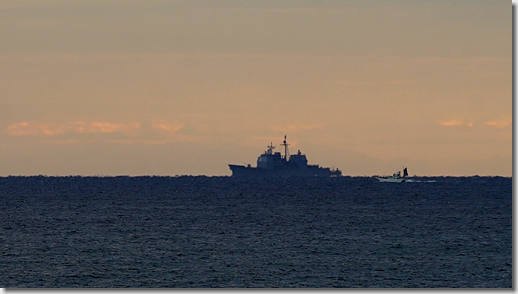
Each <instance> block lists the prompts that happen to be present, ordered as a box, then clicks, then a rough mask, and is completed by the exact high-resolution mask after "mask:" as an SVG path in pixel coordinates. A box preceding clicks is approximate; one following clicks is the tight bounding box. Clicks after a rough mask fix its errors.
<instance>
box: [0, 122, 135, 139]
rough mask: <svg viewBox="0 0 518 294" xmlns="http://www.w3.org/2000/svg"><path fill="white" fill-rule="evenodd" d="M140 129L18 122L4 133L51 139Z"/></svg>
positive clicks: (108, 123) (104, 124) (106, 124)
mask: <svg viewBox="0 0 518 294" xmlns="http://www.w3.org/2000/svg"><path fill="white" fill-rule="evenodd" d="M139 128H140V124H138V123H131V124H123V123H110V122H89V123H87V122H84V121H75V122H69V123H63V124H41V123H34V122H32V123H30V122H19V123H15V124H12V125H10V126H8V127H7V129H6V130H5V133H7V134H8V135H11V136H45V137H53V136H59V135H64V134H66V133H79V134H81V133H90V134H96V133H115V132H121V133H125V134H133V133H134V132H135V131H137V130H138V129H139Z"/></svg>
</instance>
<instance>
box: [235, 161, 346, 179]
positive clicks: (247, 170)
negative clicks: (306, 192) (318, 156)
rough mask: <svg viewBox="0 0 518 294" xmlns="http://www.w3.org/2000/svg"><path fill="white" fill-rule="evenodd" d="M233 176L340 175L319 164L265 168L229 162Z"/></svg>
mask: <svg viewBox="0 0 518 294" xmlns="http://www.w3.org/2000/svg"><path fill="white" fill-rule="evenodd" d="M228 166H229V167H230V170H231V171H232V176H233V177H236V178H257V177H293V176H294V177H332V176H339V175H341V173H340V174H339V173H338V172H336V171H331V169H329V168H322V167H318V166H308V167H307V168H303V169H289V168H283V169H264V168H257V167H250V166H244V165H234V164H229V165H228Z"/></svg>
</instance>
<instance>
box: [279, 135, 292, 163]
mask: <svg viewBox="0 0 518 294" xmlns="http://www.w3.org/2000/svg"><path fill="white" fill-rule="evenodd" d="M288 145H290V144H288V143H287V142H286V135H284V141H282V144H281V146H284V159H285V160H288V155H289V151H288Z"/></svg>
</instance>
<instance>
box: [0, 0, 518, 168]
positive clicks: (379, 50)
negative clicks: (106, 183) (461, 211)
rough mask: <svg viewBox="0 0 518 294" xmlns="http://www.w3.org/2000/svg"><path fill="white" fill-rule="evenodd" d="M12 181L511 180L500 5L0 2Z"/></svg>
mask: <svg viewBox="0 0 518 294" xmlns="http://www.w3.org/2000/svg"><path fill="white" fill-rule="evenodd" d="M0 39H1V40H2V42H0V89H1V90H0V150H1V151H2V152H0V176H8V175H48V176H53V175H60V176H66V175H84V176H115V175H130V176H138V175H162V176H174V175H207V176H227V175H231V172H230V169H229V168H228V164H229V163H230V164H252V166H255V165H256V160H257V157H258V156H259V155H260V154H261V153H263V152H264V151H265V150H266V149H267V148H266V146H267V145H269V144H270V142H272V143H273V145H275V146H277V148H276V149H275V150H276V151H281V152H283V149H282V146H280V144H281V143H282V140H283V137H284V135H286V136H287V140H288V143H290V144H291V145H290V146H289V147H290V152H291V153H295V152H297V150H300V151H301V152H302V153H304V154H306V156H307V158H308V161H309V163H310V164H319V165H321V166H324V167H333V168H339V169H340V170H342V172H343V174H344V175H351V176H364V175H367V176H370V175H383V174H392V173H393V172H395V171H397V170H401V169H402V167H403V166H406V167H408V171H409V174H410V175H411V176H412V175H418V176H471V175H480V176H483V175H497V176H512V153H513V150H512V125H513V124H512V106H513V103H512V102H513V97H512V6H511V3H510V2H509V1H502V0H498V1H495V0H488V1H483V0H448V1H443V0H434V1H421V0H413V1H410V0H406V1H405V0H375V1H374V0H361V1H360V0H358V1H355V0H319V1H317V0H291V1H290V0H284V1H274V0H262V1H254V0H249V1H233V0H226V1H224V0H206V1H199V0H175V1H169V0H168V1H165V0H124V1H123V0H119V1H117V0H113V1H105V0H102V1H101V0H85V1H81V0H63V1H58V0H2V1H0Z"/></svg>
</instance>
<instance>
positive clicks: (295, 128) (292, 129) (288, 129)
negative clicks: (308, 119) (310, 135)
mask: <svg viewBox="0 0 518 294" xmlns="http://www.w3.org/2000/svg"><path fill="white" fill-rule="evenodd" d="M323 127H324V124H315V125H306V124H291V125H285V126H272V127H271V129H273V130H274V131H280V132H285V133H298V132H300V131H304V130H313V129H320V128H323Z"/></svg>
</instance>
